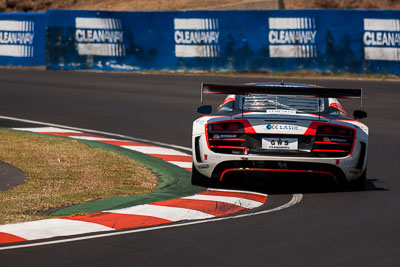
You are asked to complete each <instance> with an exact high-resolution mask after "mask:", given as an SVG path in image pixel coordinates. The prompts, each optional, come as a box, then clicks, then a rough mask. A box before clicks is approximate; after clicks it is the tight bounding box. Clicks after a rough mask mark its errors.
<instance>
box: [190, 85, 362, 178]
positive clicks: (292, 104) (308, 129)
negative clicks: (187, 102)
mask: <svg viewBox="0 0 400 267" xmlns="http://www.w3.org/2000/svg"><path fill="white" fill-rule="evenodd" d="M201 89H202V90H201V99H202V102H203V94H205V93H211V94H227V95H228V96H227V97H226V99H225V101H224V102H223V103H222V104H221V105H220V106H219V108H218V110H217V112H216V113H213V114H210V113H211V112H212V108H211V106H209V105H207V106H201V107H199V108H198V112H199V113H202V114H207V115H205V116H203V117H201V118H198V119H197V120H195V121H194V123H193V132H192V148H193V149H192V153H193V169H192V184H195V185H210V184H213V183H214V182H222V181H225V180H229V177H230V176H231V175H236V176H238V175H239V176H244V174H245V173H246V174H251V173H258V174H263V175H266V176H268V175H272V174H285V175H291V174H303V175H318V176H321V177H322V176H324V177H326V178H329V179H332V181H334V182H335V183H336V184H343V183H346V182H349V181H355V183H360V184H364V181H365V179H366V165H367V152H368V127H367V126H365V125H364V124H363V123H361V122H359V121H358V120H357V119H362V118H365V117H367V113H366V112H364V111H362V110H355V111H354V113H353V118H350V117H348V115H347V114H346V111H345V110H344V109H343V107H342V105H341V104H340V103H339V101H338V100H337V98H359V99H361V95H362V90H361V89H338V88H323V87H318V86H314V85H301V84H284V83H283V82H282V83H281V84H276V83H268V84H265V83H264V84H249V85H217V84H203V85H202V88H201ZM361 103H362V99H361ZM211 181H212V182H213V183H210V182H211Z"/></svg>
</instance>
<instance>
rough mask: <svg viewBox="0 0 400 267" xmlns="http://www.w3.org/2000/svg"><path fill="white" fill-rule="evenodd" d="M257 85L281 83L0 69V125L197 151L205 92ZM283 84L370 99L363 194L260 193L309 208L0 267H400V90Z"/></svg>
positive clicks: (38, 253) (6, 261)
mask: <svg viewBox="0 0 400 267" xmlns="http://www.w3.org/2000/svg"><path fill="white" fill-rule="evenodd" d="M254 81H280V79H270V78H263V77H258V78H254V77H253V78H245V77H215V76H187V75H184V76H181V75H141V74H133V73H122V74H116V73H85V72H63V71H60V72H52V71H33V70H0V88H1V89H0V115H2V116H11V117H18V118H24V119H30V120H37V121H45V122H50V123H56V124H63V125H68V126H73V127H81V128H87V129H93V130H100V131H107V132H114V133H119V134H124V135H128V136H133V137H138V138H145V139H149V140H155V141H161V142H165V143H170V144H175V145H181V146H186V147H189V146H190V134H191V123H192V121H193V119H194V118H196V117H197V116H198V115H197V114H196V113H195V109H196V108H197V106H198V105H199V99H200V83H201V82H208V83H214V82H215V83H217V82H218V83H245V82H254ZM287 81H295V82H303V83H314V84H318V85H322V86H338V87H350V88H357V87H362V88H364V109H365V110H366V111H367V112H368V114H369V117H368V118H367V119H365V120H363V122H364V123H366V124H367V125H368V126H369V127H370V147H369V163H368V183H367V188H366V189H365V190H362V191H354V190H346V191H340V192H339V191H329V190H326V189H325V188H320V187H315V186H312V184H310V183H307V182H306V181H302V182H301V185H299V184H298V183H297V185H296V186H293V185H291V186H289V185H287V184H286V183H284V184H278V185H275V186H276V187H275V188H270V187H268V183H267V186H266V185H262V186H260V187H258V186H256V187H255V188H259V190H262V191H266V192H268V193H269V195H270V196H271V198H270V199H269V200H268V201H269V203H268V201H267V203H268V204H267V205H266V206H265V207H263V209H267V208H268V207H269V206H270V205H273V204H279V203H278V202H282V203H284V202H285V201H286V202H287V201H288V200H289V199H290V198H291V194H292V193H303V194H304V197H303V200H302V201H301V202H300V203H299V204H297V205H296V206H294V207H291V208H289V209H285V210H282V211H278V212H274V213H267V214H261V215H257V216H251V217H244V218H239V219H232V220H224V221H217V222H211V223H204V224H197V225H189V226H182V227H175V228H169V229H162V230H156V231H148V232H139V233H132V234H126V235H120V236H113V237H105V238H98V239H91V240H84V241H77V242H71V243H61V244H54V245H46V246H38V247H30V248H22V249H14V250H5V251H0V265H1V266H21V265H29V266H39V265H40V266H55V265H57V266H71V265H74V266H133V265H138V264H140V265H142V266H160V265H163V266H164V265H167V266H188V265H191V266H204V265H208V266H267V265H269V266H399V265H400V238H399V237H400V212H399V206H398V205H399V203H400V175H399V171H398V169H399V163H400V161H399V156H398V154H399V153H398V151H399V149H400V123H399V118H400V112H399V107H400V82H393V81H386V82H385V81H362V80H337V81H334V80H313V79H303V80H298V79H297V80H293V79H288V80H287ZM208 102H210V103H217V102H218V100H217V99H214V98H210V99H209V101H208ZM6 124H7V122H5V121H3V122H1V125H3V126H4V125H6ZM8 124H9V125H8V126H13V125H12V124H10V123H8ZM6 126H7V125H6ZM250 186H253V185H250ZM256 190H257V189H256ZM273 202H277V203H273Z"/></svg>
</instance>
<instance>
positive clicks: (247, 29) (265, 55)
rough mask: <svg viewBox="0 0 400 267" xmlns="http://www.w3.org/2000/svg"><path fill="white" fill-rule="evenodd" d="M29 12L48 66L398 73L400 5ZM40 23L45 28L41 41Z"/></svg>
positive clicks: (35, 39)
mask: <svg viewBox="0 0 400 267" xmlns="http://www.w3.org/2000/svg"><path fill="white" fill-rule="evenodd" d="M7 16H8V15H4V17H7ZM18 16H21V20H25V18H24V16H23V15H22V14H18ZM25 16H29V14H28V15H25ZM31 17H32V18H33V17H37V18H36V19H38V22H36V21H35V28H34V30H35V38H34V41H33V42H37V45H38V46H37V48H36V47H35V48H34V52H36V53H37V54H34V55H35V56H34V57H33V58H35V57H36V55H38V56H39V55H44V54H45V52H44V51H46V58H45V59H44V56H43V58H42V61H40V62H41V63H42V64H46V67H47V68H48V69H100V70H131V71H135V70H198V69H200V70H236V71H293V70H313V71H321V72H354V73H391V74H400V11H378V10H372V11H363V10H266V11H256V10H253V11H174V12H112V11H80V10H78V11H73V10H49V11H47V12H46V13H45V15H44V14H43V13H40V14H36V15H31ZM43 17H45V21H46V24H45V25H44V23H43V22H40V21H41V20H43ZM0 19H3V17H0ZM15 20H16V19H15ZM26 20H27V19H26ZM0 23H1V21H0ZM1 25H2V24H0V26H1ZM38 25H42V27H43V28H44V27H46V38H45V40H46V46H45V47H44V46H43V47H41V45H42V42H43V40H44V38H43V37H41V36H43V35H44V33H43V31H44V29H43V28H39V27H38ZM0 30H2V28H1V29H0ZM0 41H1V32H0ZM36 49H39V50H40V49H42V50H44V51H36ZM23 60H29V58H26V57H24V59H23ZM38 60H39V59H38ZM5 62H6V63H8V64H18V63H19V62H21V61H17V60H15V61H12V59H8V61H5ZM24 62H25V61H24ZM37 62H39V61H36V63H37ZM32 63H33V62H29V63H28V61H26V62H25V63H24V64H20V65H30V64H32ZM0 64H4V63H3V61H0Z"/></svg>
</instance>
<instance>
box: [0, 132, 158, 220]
mask: <svg viewBox="0 0 400 267" xmlns="http://www.w3.org/2000/svg"><path fill="white" fill-rule="evenodd" d="M0 159H1V160H2V161H4V162H7V163H9V164H11V165H13V166H16V167H18V168H20V169H21V170H23V171H24V173H25V174H26V176H28V177H29V178H28V179H27V181H26V184H23V185H19V186H17V187H15V188H13V189H11V190H8V191H5V192H0V214H1V215H0V224H5V223H15V222H23V221H29V220H36V219H42V218H46V217H48V216H47V215H46V213H45V211H46V210H48V209H52V208H56V207H62V206H66V205H72V204H78V203H83V202H87V201H92V200H96V199H101V198H105V197H110V196H125V195H136V194H145V193H149V192H151V191H152V190H153V189H154V188H155V186H156V184H157V178H156V176H155V175H154V174H153V173H151V172H150V171H149V170H148V169H146V167H145V166H144V165H142V164H140V163H139V162H136V161H133V160H131V159H129V158H126V157H123V156H121V155H119V154H116V153H113V152H108V151H104V150H101V149H94V148H89V147H87V146H86V145H84V144H81V143H78V142H77V141H75V140H67V139H61V138H54V137H43V136H38V135H32V134H27V133H19V132H10V131H6V130H3V129H0Z"/></svg>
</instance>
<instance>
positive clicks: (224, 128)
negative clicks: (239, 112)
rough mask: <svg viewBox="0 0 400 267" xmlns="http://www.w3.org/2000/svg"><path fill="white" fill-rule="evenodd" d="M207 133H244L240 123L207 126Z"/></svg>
mask: <svg viewBox="0 0 400 267" xmlns="http://www.w3.org/2000/svg"><path fill="white" fill-rule="evenodd" d="M208 131H209V132H237V133H244V126H243V124H242V123H240V122H224V123H214V124H209V125H208Z"/></svg>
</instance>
